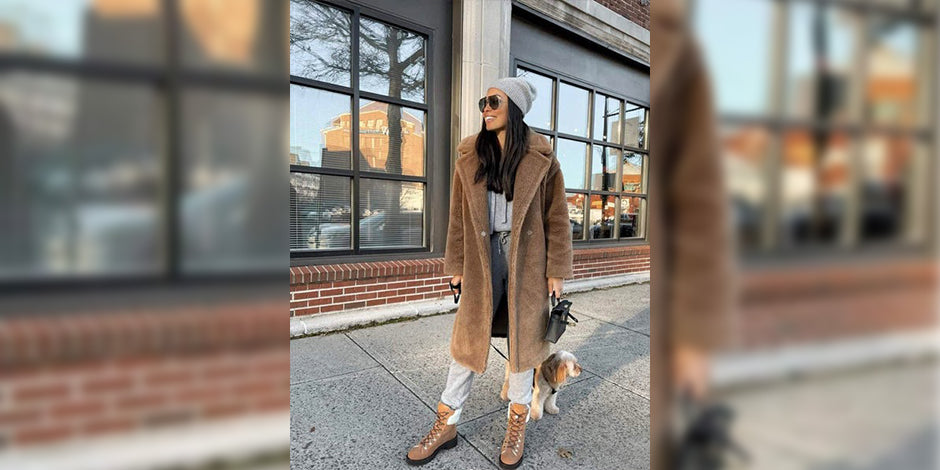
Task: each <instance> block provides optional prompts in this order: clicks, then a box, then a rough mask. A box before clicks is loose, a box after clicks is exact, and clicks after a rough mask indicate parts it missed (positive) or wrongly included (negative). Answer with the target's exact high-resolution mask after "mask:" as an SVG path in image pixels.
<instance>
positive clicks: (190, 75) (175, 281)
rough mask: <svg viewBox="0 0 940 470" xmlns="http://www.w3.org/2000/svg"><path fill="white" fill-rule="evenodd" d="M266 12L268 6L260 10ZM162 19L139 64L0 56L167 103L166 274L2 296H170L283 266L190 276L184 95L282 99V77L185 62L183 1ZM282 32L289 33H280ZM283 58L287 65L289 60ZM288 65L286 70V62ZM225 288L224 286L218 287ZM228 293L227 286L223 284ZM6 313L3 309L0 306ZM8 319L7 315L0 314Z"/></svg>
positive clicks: (169, 0) (163, 7)
mask: <svg viewBox="0 0 940 470" xmlns="http://www.w3.org/2000/svg"><path fill="white" fill-rule="evenodd" d="M287 9H288V4H287V3H286V2H285V3H283V5H281V7H280V14H284V15H286V14H287V13H288V11H287ZM260 11H261V12H264V11H265V10H264V9H263V8H262V9H261V10H260ZM158 12H159V13H158V14H157V16H155V21H160V22H161V26H162V32H163V37H162V38H161V39H162V41H161V42H160V44H159V45H158V48H159V52H160V53H161V54H162V60H159V61H155V62H152V63H149V62H133V61H128V60H127V59H110V58H88V57H84V56H77V57H70V56H64V55H57V54H50V55H36V54H33V53H30V52H23V51H19V50H16V49H11V50H3V51H0V73H8V72H25V73H33V74H44V75H49V76H51V77H56V78H64V79H72V80H76V81H98V82H101V83H115V84H122V85H123V84H127V85H133V86H143V87H147V88H148V89H149V90H152V91H153V92H154V93H155V96H156V97H157V98H156V99H157V101H158V102H159V103H160V104H161V105H162V106H161V113H160V114H161V115H160V118H159V119H160V120H161V121H162V125H163V126H164V135H163V136H162V138H161V139H160V140H159V143H161V144H163V147H162V148H161V149H160V151H159V152H158V160H159V163H160V164H161V165H162V166H161V169H162V171H163V177H162V180H161V181H160V185H159V187H160V189H161V195H160V198H159V199H158V201H157V213H158V218H159V222H160V223H159V225H158V233H157V237H158V239H159V241H160V242H161V243H163V246H164V250H163V259H162V260H161V266H160V269H158V270H157V271H156V272H153V273H141V274H110V273H103V274H98V273H94V274H82V273H75V272H69V273H66V274H53V275H49V276H45V275H43V276H33V275H28V276H25V277H13V276H11V277H10V278H8V279H2V280H0V293H14V294H30V293H33V294H34V293H41V292H47V291H50V292H55V293H60V291H65V292H63V293H71V292H76V291H82V290H86V289H90V290H91V291H92V292H95V291H97V290H107V291H108V292H109V294H108V295H111V294H110V293H111V292H112V291H111V289H113V288H115V287H119V288H133V289H137V288H142V289H143V290H139V291H135V294H134V295H144V296H147V295H152V293H153V292H155V291H156V292H158V293H157V294H155V295H156V297H158V298H159V297H160V296H161V295H164V294H163V293H162V292H163V291H162V289H163V288H164V287H169V288H175V287H176V286H180V285H183V284H186V285H191V284H194V283H195V284H198V285H201V286H215V285H222V286H227V285H228V284H225V283H227V282H229V281H234V282H257V281H261V280H269V279H273V276H276V275H278V271H280V270H279V269H274V268H260V269H251V268H246V269H238V270H234V271H231V272H212V273H199V272H194V273H187V272H185V271H184V270H183V257H184V253H183V248H182V246H181V245H182V241H181V240H182V235H183V228H182V225H181V220H180V218H181V214H180V212H181V208H180V203H181V197H182V195H183V194H184V193H185V184H184V175H183V168H184V163H185V158H186V153H185V150H184V148H183V134H184V124H185V123H184V122H183V111H182V108H183V103H184V98H185V95H186V93H189V92H193V91H198V92H216V91H222V92H243V93H246V94H250V95H264V96H266V97H273V98H284V97H286V95H287V90H285V89H284V82H283V75H277V74H272V73H271V72H270V71H269V70H261V71H250V72H244V71H238V70H231V69H229V70H226V69H224V68H213V67H198V66H194V65H193V64H185V63H184V47H185V44H184V42H185V41H184V39H185V38H184V34H183V31H185V29H186V26H185V25H184V19H183V17H182V12H181V6H180V4H179V0H158ZM278 31H279V32H286V31H284V30H282V29H280V28H278ZM285 60H289V59H288V58H287V57H286V55H285ZM284 65H287V63H286V62H285V64H284ZM220 283H221V284H220ZM223 288H224V287H223ZM0 310H2V309H0ZM0 317H2V315H0Z"/></svg>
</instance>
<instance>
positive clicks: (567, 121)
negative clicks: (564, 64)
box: [536, 82, 588, 137]
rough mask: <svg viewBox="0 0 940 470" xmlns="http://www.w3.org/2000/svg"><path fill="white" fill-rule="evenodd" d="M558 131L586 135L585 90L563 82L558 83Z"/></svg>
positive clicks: (586, 92)
mask: <svg viewBox="0 0 940 470" xmlns="http://www.w3.org/2000/svg"><path fill="white" fill-rule="evenodd" d="M536 101H538V100H536ZM558 132H563V133H565V134H571V135H576V136H578V137H587V136H588V91H587V90H585V89H583V88H579V87H576V86H573V85H569V84H567V83H564V82H561V83H560V84H559V85H558Z"/></svg>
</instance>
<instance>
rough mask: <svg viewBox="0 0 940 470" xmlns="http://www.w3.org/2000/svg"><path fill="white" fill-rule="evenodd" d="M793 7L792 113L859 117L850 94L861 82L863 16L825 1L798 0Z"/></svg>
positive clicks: (788, 103) (790, 25) (841, 118)
mask: <svg viewBox="0 0 940 470" xmlns="http://www.w3.org/2000/svg"><path fill="white" fill-rule="evenodd" d="M789 9H790V10H789V12H790V18H789V21H788V34H789V44H788V51H789V53H788V54H787V57H788V60H787V62H788V71H787V84H786V87H787V89H786V92H787V99H786V100H784V103H785V106H786V110H787V112H788V113H789V114H790V115H791V116H794V117H800V118H815V119H820V120H833V121H837V122H838V121H847V120H849V119H852V120H854V119H855V118H856V117H857V116H854V115H851V114H850V113H852V110H851V109H850V104H851V102H850V99H849V98H850V96H851V94H852V92H853V90H856V89H857V88H858V86H859V83H858V76H859V74H858V70H857V69H856V66H855V64H856V61H855V57H856V55H857V44H858V42H859V36H860V28H861V19H860V18H859V16H858V15H857V14H856V13H854V12H853V11H850V10H847V9H844V8H837V7H832V6H828V5H822V4H814V3H803V2H793V3H791V4H790V6H789ZM856 101H857V100H856Z"/></svg>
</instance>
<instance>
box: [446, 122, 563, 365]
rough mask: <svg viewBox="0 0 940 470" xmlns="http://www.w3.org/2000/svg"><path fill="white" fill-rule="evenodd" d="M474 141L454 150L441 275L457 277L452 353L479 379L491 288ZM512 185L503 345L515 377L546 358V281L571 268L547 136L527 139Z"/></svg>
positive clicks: (558, 179)
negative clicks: (458, 289)
mask: <svg viewBox="0 0 940 470" xmlns="http://www.w3.org/2000/svg"><path fill="white" fill-rule="evenodd" d="M475 140H476V135H475V134H474V135H471V136H468V137H466V138H464V139H463V140H461V142H460V144H459V145H458V146H457V151H458V153H459V154H460V155H459V156H458V157H457V160H456V163H455V166H456V170H455V175H454V180H453V185H452V190H451V201H450V219H449V224H448V228H447V246H446V249H445V253H444V274H447V275H462V276H463V280H462V281H461V282H462V285H461V292H462V295H461V297H460V304H459V306H458V307H457V315H456V317H455V319H454V327H453V332H452V335H451V344H450V352H451V355H452V356H453V358H454V359H455V360H456V361H457V362H458V363H460V364H462V365H463V366H464V367H467V368H468V369H471V370H473V371H474V372H476V373H483V372H484V371H485V370H486V361H487V357H488V355H489V351H490V337H491V329H492V315H493V300H492V298H493V293H492V290H493V289H492V280H491V273H490V239H489V237H490V230H489V223H490V222H489V217H488V208H487V197H486V196H487V194H486V180H485V179H482V180H481V181H479V182H474V181H473V179H474V176H475V175H476V171H477V168H478V167H479V165H480V162H479V158H478V157H477V155H476V151H475V149H474V142H475ZM514 184H515V188H514V191H515V194H514V196H513V213H512V240H511V242H510V246H509V281H508V286H507V287H508V291H507V300H508V304H507V305H508V308H509V335H508V337H507V341H508V342H509V354H508V357H509V367H510V369H511V371H512V372H518V371H522V370H526V369H534V368H535V367H537V366H538V365H539V364H540V363H541V362H542V360H544V359H545V358H546V357H547V356H548V354H549V345H550V343H549V342H547V341H545V340H544V339H543V338H544V337H545V328H546V322H547V321H548V313H549V297H548V287H547V278H548V277H557V278H571V277H574V270H573V267H572V264H573V263H572V255H573V253H572V245H571V225H570V223H569V220H568V204H567V200H566V199H565V183H564V178H563V176H562V172H561V165H560V164H559V162H558V159H557V158H555V154H554V152H553V151H552V146H551V143H550V142H549V141H548V139H547V138H546V137H544V136H542V135H541V134H538V133H535V132H532V133H530V135H529V148H528V150H527V151H526V153H525V155H524V156H523V158H522V160H521V161H520V162H519V168H518V171H517V172H516V178H515V183H514Z"/></svg>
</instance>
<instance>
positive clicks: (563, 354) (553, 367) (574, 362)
mask: <svg viewBox="0 0 940 470" xmlns="http://www.w3.org/2000/svg"><path fill="white" fill-rule="evenodd" d="M579 375H581V365H580V364H578V358H576V357H574V354H571V353H570V352H568V351H558V352H555V353H552V354H551V355H550V356H548V358H547V359H545V360H544V361H542V363H541V364H539V366H538V367H537V368H536V369H535V386H534V387H533V390H532V404H531V406H530V407H529V416H530V417H531V418H532V419H541V418H542V410H543V409H544V410H545V412H546V413H548V414H551V415H553V414H557V413H558V405H556V404H555V399H556V398H557V397H558V390H559V389H560V388H561V386H562V385H563V384H564V383H565V380H567V378H568V377H577V376H579ZM499 397H500V398H502V399H503V401H507V400H509V361H506V377H505V378H504V379H503V390H502V391H501V392H499Z"/></svg>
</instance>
